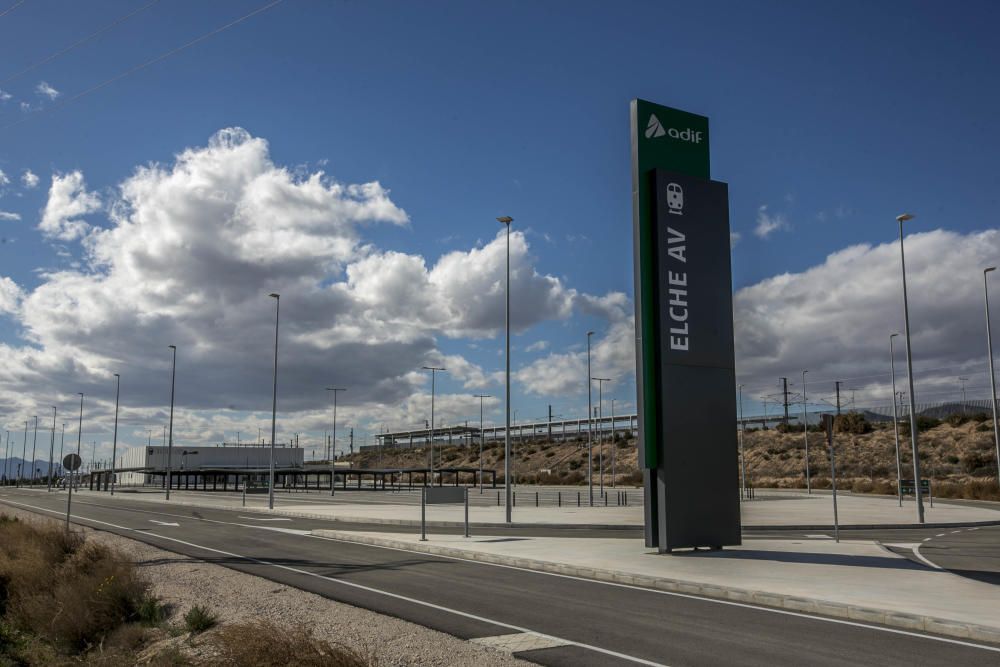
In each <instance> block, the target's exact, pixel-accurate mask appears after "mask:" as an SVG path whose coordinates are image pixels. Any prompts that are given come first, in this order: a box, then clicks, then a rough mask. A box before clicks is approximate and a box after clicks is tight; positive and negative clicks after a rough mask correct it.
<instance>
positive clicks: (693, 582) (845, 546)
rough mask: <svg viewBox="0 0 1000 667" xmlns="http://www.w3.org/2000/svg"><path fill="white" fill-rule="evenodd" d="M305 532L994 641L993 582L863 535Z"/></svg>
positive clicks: (999, 634)
mask: <svg viewBox="0 0 1000 667" xmlns="http://www.w3.org/2000/svg"><path fill="white" fill-rule="evenodd" d="M313 534H314V535H317V536H320V537H326V538H334V539H338V540H344V541H349V542H359V543H364V544H374V545H379V546H387V547H392V548H400V549H407V550H413V551H419V552H424V553H432V554H437V555H444V556H453V557H458V558H465V559H470V560H478V561H483V562H490V563H496V564H502V565H509V566H513V567H521V568H525V569H531V570H540V571H544V572H551V573H557V574H565V575H571V576H578V577H583V578H588V579H597V580H601V581H610V582H615V583H620V584H627V585H635V586H642V587H646V588H655V589H658V590H663V591H670V592H676V593H688V594H694V595H699V596H705V597H711V598H720V599H725V600H730V601H736V602H750V603H755V604H760V605H765V606H772V607H780V608H782V609H787V610H790V611H802V612H808V613H816V614H822V615H827V616H834V617H839V618H848V619H852V620H857V621H861V622H868V623H880V624H884V625H889V626H893V627H898V628H903V629H906V630H913V631H927V632H933V633H937V634H944V635H950V636H953V637H963V638H969V639H973V640H979V641H988V642H994V643H1000V613H998V610H1000V587H998V586H992V585H989V584H982V583H978V582H975V581H972V580H969V579H965V578H963V577H959V576H957V575H954V574H951V573H948V572H944V571H941V570H933V569H931V568H928V567H924V566H922V565H918V564H916V563H913V562H911V561H909V560H907V559H905V558H903V557H901V556H898V555H896V554H894V553H892V552H890V551H888V550H887V549H884V548H882V547H881V546H879V545H878V544H876V543H875V542H870V541H844V542H841V543H839V544H838V543H836V542H834V541H833V540H819V539H817V540H794V541H793V540H767V539H745V540H744V544H743V546H740V547H731V548H727V549H724V550H722V551H697V552H678V553H674V554H657V553H656V551H655V550H651V549H647V548H645V546H644V544H643V542H642V541H641V540H632V539H606V538H559V537H514V538H512V537H509V536H504V537H493V536H487V535H474V536H473V537H471V538H468V539H466V538H463V537H461V536H457V535H434V534H433V532H430V534H429V535H428V541H426V542H421V541H420V535H419V534H418V533H414V534H398V533H394V534H392V535H391V536H389V535H387V534H385V533H376V532H348V531H338V530H316V531H313Z"/></svg>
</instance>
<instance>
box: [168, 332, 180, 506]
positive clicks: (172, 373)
mask: <svg viewBox="0 0 1000 667" xmlns="http://www.w3.org/2000/svg"><path fill="white" fill-rule="evenodd" d="M167 347H169V348H170V349H171V350H173V354H174V360H173V365H172V366H171V369H170V438H169V439H168V440H167V496H166V500H170V485H171V483H172V482H173V479H174V476H173V468H172V463H173V457H172V454H173V451H174V380H175V379H176V377H177V346H176V345H168V346H167Z"/></svg>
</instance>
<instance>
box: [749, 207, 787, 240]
mask: <svg viewBox="0 0 1000 667" xmlns="http://www.w3.org/2000/svg"><path fill="white" fill-rule="evenodd" d="M788 228H789V225H788V220H787V219H785V216H784V215H783V214H781V213H774V214H771V213H768V212H767V205H762V206H761V207H760V208H758V209H757V226H756V227H754V230H753V233H754V234H756V235H757V236H758V237H759V238H762V239H766V238H768V237H769V236H771V234H773V233H774V232H776V231H778V230H780V229H788Z"/></svg>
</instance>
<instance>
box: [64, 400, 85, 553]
mask: <svg viewBox="0 0 1000 667" xmlns="http://www.w3.org/2000/svg"><path fill="white" fill-rule="evenodd" d="M77 394H79V395H80V421H79V423H78V424H77V427H76V457H77V459H79V458H80V447H81V446H82V444H83V392H82V391H78V392H77ZM77 470H79V468H78V469H77ZM79 474H80V473H79V472H77V476H79ZM68 491H69V495H67V496H66V532H67V533H68V532H69V516H70V512H71V511H72V508H73V471H72V470H71V471H70V473H69V489H68Z"/></svg>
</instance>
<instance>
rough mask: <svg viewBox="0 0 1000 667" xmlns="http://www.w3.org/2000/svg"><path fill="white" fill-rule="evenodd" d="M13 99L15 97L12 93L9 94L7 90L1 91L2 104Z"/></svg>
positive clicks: (0, 99) (0, 100)
mask: <svg viewBox="0 0 1000 667" xmlns="http://www.w3.org/2000/svg"><path fill="white" fill-rule="evenodd" d="M12 97H14V96H13V95H11V94H10V93H8V92H7V91H6V90H3V89H0V102H6V101H7V100H9V99H11V98H12Z"/></svg>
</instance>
